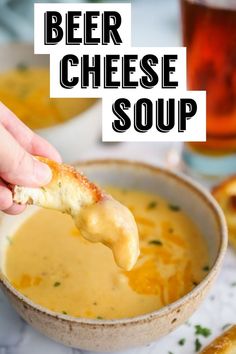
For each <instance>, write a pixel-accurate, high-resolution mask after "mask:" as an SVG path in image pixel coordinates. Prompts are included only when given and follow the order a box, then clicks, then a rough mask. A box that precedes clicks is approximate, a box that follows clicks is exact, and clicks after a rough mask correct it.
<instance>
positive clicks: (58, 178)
mask: <svg viewBox="0 0 236 354" xmlns="http://www.w3.org/2000/svg"><path fill="white" fill-rule="evenodd" d="M37 158H38V159H39V160H40V161H42V162H44V163H46V164H47V165H48V166H49V167H50V168H51V170H52V180H51V181H50V183H49V184H47V185H46V186H44V187H41V188H29V187H23V186H14V187H13V200H14V202H15V203H18V204H34V205H38V206H40V207H43V208H48V209H55V210H58V211H61V212H63V213H67V214H69V215H71V216H72V218H73V219H74V221H75V224H76V226H77V227H78V229H79V230H80V233H81V235H82V236H83V237H85V238H86V239H87V240H89V241H91V242H101V243H103V244H104V245H106V246H108V247H109V248H111V250H112V251H113V255H114V258H115V261H116V263H117V265H118V266H120V267H121V268H123V269H125V270H130V269H131V268H132V267H133V266H134V265H135V263H136V261H137V258H138V256H139V238H138V229H137V225H136V223H135V220H134V217H133V215H132V213H131V212H130V210H129V209H128V208H126V207H125V206H124V205H122V204H120V203H119V202H118V201H116V200H114V199H113V198H112V197H111V196H110V195H108V194H106V193H105V192H104V191H102V190H101V189H100V188H99V187H98V186H96V185H95V184H93V183H91V182H90V181H89V180H88V179H87V178H86V177H85V176H84V175H82V174H81V173H79V172H78V171H77V170H76V169H75V168H73V167H72V166H68V165H65V164H58V163H57V162H54V161H50V160H48V159H46V158H43V157H37Z"/></svg>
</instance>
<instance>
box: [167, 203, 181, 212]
mask: <svg viewBox="0 0 236 354" xmlns="http://www.w3.org/2000/svg"><path fill="white" fill-rule="evenodd" d="M168 207H169V209H170V210H172V211H179V210H180V207H179V206H178V205H173V204H169V205H168Z"/></svg>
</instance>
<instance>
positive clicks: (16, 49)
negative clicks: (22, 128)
mask: <svg viewBox="0 0 236 354" xmlns="http://www.w3.org/2000/svg"><path fill="white" fill-rule="evenodd" d="M20 63H24V64H26V65H27V66H48V63H49V56H48V55H35V54H34V50H33V45H32V44H30V43H11V44H5V45H1V46H0V72H1V71H5V70H9V69H12V68H15V67H16V66H17V65H18V64H20ZM101 116H102V104H101V100H100V99H98V100H97V101H96V102H95V103H94V104H93V105H91V106H90V107H89V108H88V109H86V110H85V111H83V112H82V113H80V114H79V115H78V116H75V117H73V118H72V119H70V120H68V121H66V122H64V123H62V124H58V125H54V126H52V127H49V128H43V129H38V130H37V131H36V132H37V133H38V134H39V135H41V136H43V137H44V138H46V139H47V140H48V141H49V142H50V143H51V144H53V145H54V146H55V147H56V148H57V149H58V150H59V151H60V153H61V155H62V157H63V160H64V161H66V162H72V161H75V160H76V159H78V158H79V156H80V154H81V153H83V151H87V150H88V149H89V148H90V147H92V146H93V145H94V144H95V143H96V142H97V141H98V139H100V137H101ZM42 119H43V117H42ZM91 127H92V129H91Z"/></svg>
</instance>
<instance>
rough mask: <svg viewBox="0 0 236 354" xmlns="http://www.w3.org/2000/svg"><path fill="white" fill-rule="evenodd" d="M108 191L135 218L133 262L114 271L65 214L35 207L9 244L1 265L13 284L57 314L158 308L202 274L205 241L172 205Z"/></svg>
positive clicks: (125, 313)
mask: <svg viewBox="0 0 236 354" xmlns="http://www.w3.org/2000/svg"><path fill="white" fill-rule="evenodd" d="M106 190H107V191H108V192H110V193H111V194H112V195H113V196H114V197H115V198H116V199H117V200H119V201H120V202H121V203H123V204H125V205H126V206H128V207H129V208H130V209H131V211H132V212H133V214H134V216H135V219H136V222H137V224H138V228H139V235H140V249H141V254H140V257H139V259H138V262H137V264H136V265H135V267H134V268H133V269H132V270H131V271H129V272H127V271H124V270H122V269H120V268H119V267H118V266H117V265H116V264H115V262H114V259H113V257H112V253H111V250H110V249H108V248H107V247H105V246H104V245H102V244H93V243H90V242H89V241H86V240H85V239H83V238H82V237H81V236H80V234H79V231H78V230H77V229H76V228H75V226H74V224H73V220H72V219H71V218H70V217H69V216H68V215H64V214H61V213H58V212H56V211H52V210H39V211H38V212H36V213H35V214H34V215H33V216H31V217H30V218H29V219H27V220H26V221H25V222H24V223H23V224H22V225H21V226H20V228H19V229H18V230H17V231H16V233H15V234H14V235H13V237H12V239H11V242H9V247H8V249H7V253H6V264H5V271H6V275H7V277H8V279H9V280H10V282H11V283H12V284H13V286H14V287H16V288H17V289H18V290H19V291H20V292H22V293H23V294H24V295H26V296H28V297H29V298H30V299H32V300H33V301H34V302H36V303H38V304H40V305H42V306H44V307H46V308H49V309H51V310H53V311H56V312H60V313H64V314H68V315H72V316H76V317H87V318H98V319H101V318H105V319H114V318H124V317H132V316H136V315H140V314H144V313H147V312H151V311H153V310H157V309H159V308H161V307H163V306H165V305H167V304H169V303H171V302H173V301H175V300H177V299H178V298H180V297H181V296H183V295H184V294H186V293H187V292H189V291H190V290H191V289H192V288H193V287H194V286H196V285H197V284H198V282H200V281H201V280H202V278H203V277H204V276H205V275H206V272H207V271H208V269H209V267H208V252H207V246H206V244H205V241H204V239H203V237H202V235H201V234H200V233H199V230H198V229H197V227H196V226H195V225H194V224H193V222H192V221H191V220H190V219H189V218H188V217H187V216H186V215H185V214H184V213H183V212H182V211H181V209H180V208H179V207H178V206H177V205H172V204H169V203H168V202H167V201H166V200H163V199H162V198H160V197H158V196H154V195H151V194H148V193H144V192H141V191H134V190H121V189H117V188H112V187H111V188H106Z"/></svg>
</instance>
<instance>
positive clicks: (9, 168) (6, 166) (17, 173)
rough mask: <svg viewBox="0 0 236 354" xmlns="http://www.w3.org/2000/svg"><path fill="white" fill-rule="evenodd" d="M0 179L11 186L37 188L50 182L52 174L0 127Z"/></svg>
mask: <svg viewBox="0 0 236 354" xmlns="http://www.w3.org/2000/svg"><path fill="white" fill-rule="evenodd" d="M0 177H1V178H2V179H3V180H5V181H6V182H8V183H11V184H19V185H22V186H28V187H39V186H41V185H44V184H47V183H48V182H50V180H51V177H52V173H51V170H50V168H49V167H48V166H47V165H46V164H44V163H42V162H40V161H38V160H37V159H36V158H34V157H33V156H32V155H30V154H29V153H28V152H26V151H25V150H24V149H23V148H22V147H21V146H20V145H19V144H18V143H17V141H16V140H15V139H14V138H13V136H12V135H11V134H10V133H9V132H8V131H7V130H5V129H4V127H3V126H2V125H0Z"/></svg>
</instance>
